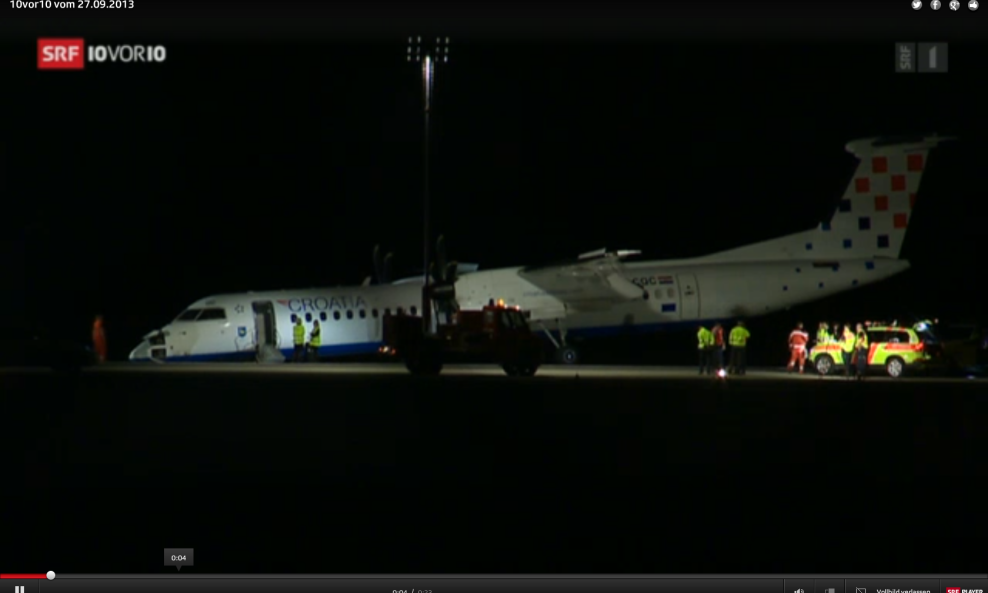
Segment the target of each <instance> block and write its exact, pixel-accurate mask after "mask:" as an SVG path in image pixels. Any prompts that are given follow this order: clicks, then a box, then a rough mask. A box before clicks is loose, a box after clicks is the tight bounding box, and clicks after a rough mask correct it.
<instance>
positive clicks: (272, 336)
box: [251, 301, 284, 362]
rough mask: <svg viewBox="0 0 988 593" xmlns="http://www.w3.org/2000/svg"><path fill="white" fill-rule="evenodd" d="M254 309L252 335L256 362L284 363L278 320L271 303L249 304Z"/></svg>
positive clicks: (258, 302) (257, 302)
mask: <svg viewBox="0 0 988 593" xmlns="http://www.w3.org/2000/svg"><path fill="white" fill-rule="evenodd" d="M251 306H252V307H253V309H254V335H255V336H256V340H257V343H256V345H255V347H256V348H257V360H258V362H275V359H277V361H282V362H283V361H284V357H283V356H282V355H281V348H280V347H279V344H280V342H281V340H280V336H279V335H278V318H277V316H276V315H275V312H274V303H272V302H271V301H256V302H254V303H251Z"/></svg>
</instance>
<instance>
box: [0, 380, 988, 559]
mask: <svg viewBox="0 0 988 593" xmlns="http://www.w3.org/2000/svg"><path fill="white" fill-rule="evenodd" d="M576 377H579V378H578V379H577V378H576ZM986 391H988V390H985V389H984V384H983V381H981V380H965V379H953V380H947V379H913V378H904V379H899V380H891V379H888V378H884V377H880V376H876V377H874V378H869V379H868V380H866V381H864V382H856V381H846V380H843V379H829V378H820V377H818V376H815V375H804V376H799V375H795V376H794V375H789V374H787V373H785V372H784V371H782V370H777V369H776V370H773V369H754V370H752V371H750V373H749V375H748V376H745V377H730V378H728V379H726V380H721V379H714V378H711V377H707V376H704V377H700V376H697V374H696V370H695V369H693V368H659V367H584V366H580V367H552V366H547V367H544V368H543V369H540V371H539V374H538V375H537V376H536V377H532V378H515V377H507V376H505V375H504V374H503V372H502V371H500V369H498V368H496V367H492V366H470V365H463V366H461V365H451V366H450V367H449V368H447V369H446V370H445V371H444V374H443V375H442V376H440V377H412V376H410V375H408V373H407V372H406V371H405V369H404V368H403V367H402V366H400V365H397V364H395V365H345V364H324V365H277V366H261V365H250V364H247V365H242V364H229V365H226V364H217V365H203V364H198V365H134V364H110V365H105V366H102V367H99V368H94V369H88V370H86V371H85V372H83V373H82V374H80V375H76V376H71V375H60V374H55V373H52V372H48V371H39V372H21V371H11V370H7V371H5V372H3V373H0V409H2V411H3V412H2V413H3V418H2V420H3V422H2V425H0V430H2V431H3V436H4V440H3V448H2V449H0V456H2V467H3V468H4V470H3V471H4V485H3V487H2V488H0V491H2V494H0V496H3V497H4V504H3V505H0V512H5V511H8V510H14V512H13V513H6V514H5V515H4V533H5V534H14V535H12V536H8V537H6V538H5V539H4V544H3V545H4V548H3V550H2V552H3V553H2V555H0V556H2V557H3V558H4V559H5V561H9V562H10V563H11V565H12V566H13V565H17V566H18V567H25V570H38V571H47V570H55V571H56V572H58V571H62V572H157V571H161V570H163V567H162V566H161V549H162V548H164V547H183V546H189V547H194V548H195V549H196V567H195V569H196V570H198V571H201V572H221V573H224V572H225V573H242V572H310V573H311V572H348V573H354V572H406V573H408V572H411V573H423V572H426V573H427V572H518V573H521V572H543V573H544V572H566V573H586V572H598V573H608V572H634V573H648V572H677V573H685V572H711V571H713V572H775V571H779V572H790V573H792V572H806V573H809V572H818V573H819V572H827V573H863V572H874V571H875V570H882V571H889V572H910V573H917V572H931V573H932V572H977V571H978V570H983V561H984V555H983V549H984V548H983V543H982V542H983V533H984V530H985V528H986V527H988V525H986V522H985V513H984V512H983V504H984V502H983V501H984V495H985V487H986V486H985V484H988V464H986V463H985V461H984V460H985V459H986V457H985V453H986V452H988V451H986V447H985V443H986V440H988V439H986V438H985V436H984V430H983V427H984V426H985V417H986V412H988V393H986ZM10 541H16V544H17V545H16V546H13V545H10V544H9V542H10ZM18 570H21V568H18ZM183 572H184V571H183Z"/></svg>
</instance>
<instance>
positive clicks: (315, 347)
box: [309, 319, 322, 362]
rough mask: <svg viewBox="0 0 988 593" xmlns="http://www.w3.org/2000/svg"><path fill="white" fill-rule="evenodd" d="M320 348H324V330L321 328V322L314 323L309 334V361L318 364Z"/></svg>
mask: <svg viewBox="0 0 988 593" xmlns="http://www.w3.org/2000/svg"><path fill="white" fill-rule="evenodd" d="M319 346H322V330H321V329H320V328H319V320H318V319H315V320H313V322H312V331H311V332H309V360H311V361H312V362H316V361H317V360H319Z"/></svg>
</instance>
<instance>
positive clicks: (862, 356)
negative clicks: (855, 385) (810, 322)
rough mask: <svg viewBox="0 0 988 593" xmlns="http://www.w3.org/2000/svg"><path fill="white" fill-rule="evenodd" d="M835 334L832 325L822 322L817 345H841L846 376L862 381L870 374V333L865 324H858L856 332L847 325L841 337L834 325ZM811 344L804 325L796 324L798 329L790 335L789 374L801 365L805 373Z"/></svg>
mask: <svg viewBox="0 0 988 593" xmlns="http://www.w3.org/2000/svg"><path fill="white" fill-rule="evenodd" d="M833 327H834V332H833V333H832V332H831V331H830V325H829V324H828V323H827V322H825V321H821V322H820V327H819V328H818V329H817V332H816V344H817V345H818V346H820V345H823V344H840V348H841V353H842V354H843V359H844V376H845V377H847V378H848V379H850V378H851V377H854V376H856V377H857V379H858V380H859V381H860V380H862V379H864V378H865V375H866V374H867V372H868V349H869V344H868V332H867V330H866V329H865V325H864V324H863V323H858V324H857V325H856V326H855V328H854V330H853V331H852V330H851V324H850V323H845V324H843V327H842V329H841V331H840V335H839V336H838V335H837V327H838V324H836V323H835V324H834V325H833ZM808 342H809V335H808V334H807V333H806V332H805V331H803V324H802V323H798V324H796V329H794V330H792V333H790V334H789V349H790V351H791V354H790V356H789V366H788V369H789V372H793V371H794V370H795V367H796V365H797V364H798V365H799V372H800V373H802V372H803V367H804V366H805V364H806V346H807V343H808ZM855 365H856V366H857V373H855Z"/></svg>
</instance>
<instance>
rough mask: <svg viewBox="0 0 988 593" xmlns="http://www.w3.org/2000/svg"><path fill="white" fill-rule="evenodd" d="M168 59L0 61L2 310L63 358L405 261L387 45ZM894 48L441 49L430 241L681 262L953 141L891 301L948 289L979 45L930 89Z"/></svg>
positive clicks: (403, 69)
mask: <svg viewBox="0 0 988 593" xmlns="http://www.w3.org/2000/svg"><path fill="white" fill-rule="evenodd" d="M166 43H167V45H168V51H169V55H168V62H167V63H166V64H164V65H160V64H159V65H143V66H137V65H109V64H107V65H102V66H100V67H93V68H90V69H87V70H86V71H84V72H39V71H37V70H36V69H35V57H34V52H35V47H34V46H33V45H30V44H18V45H8V46H6V47H3V49H2V53H0V59H2V62H0V63H2V65H3V68H4V72H5V74H6V77H5V81H4V88H5V89H7V92H5V93H3V98H2V99H0V101H3V103H4V105H3V107H4V113H5V114H7V115H6V116H5V117H4V120H5V121H4V125H3V133H2V134H0V144H2V146H3V152H2V156H3V157H4V162H3V167H4V173H5V179H4V184H3V187H2V191H3V195H4V201H3V217H2V222H0V224H2V227H3V235H2V237H3V249H4V254H5V257H4V259H3V260H2V261H3V263H4V265H5V266H10V269H11V272H10V273H8V274H7V278H9V279H10V285H11V287H12V290H6V291H5V292H6V293H7V294H6V295H5V297H6V298H7V299H8V300H10V301H11V303H12V304H13V305H14V306H15V307H25V308H26V311H27V313H28V314H29V315H31V316H33V317H35V318H38V319H41V320H44V321H51V320H57V321H58V322H59V323H61V324H63V327H70V328H71V331H73V332H75V331H77V332H78V335H79V336H80V337H81V338H82V339H85V338H86V335H87V332H86V329H87V327H88V320H89V318H90V316H91V314H92V313H94V312H96V311H97V310H99V311H102V312H103V313H104V314H105V315H106V316H107V317H108V324H109V328H110V331H111V332H113V333H111V336H113V337H116V339H115V340H112V338H111V340H112V341H113V342H114V343H113V350H114V351H116V352H115V353H116V354H117V355H118V356H121V355H124V354H125V353H126V351H127V350H128V349H129V348H130V347H132V346H133V344H134V343H135V342H136V339H137V338H139V336H140V335H141V334H143V333H145V332H146V331H148V330H150V329H152V328H153V327H157V326H160V325H161V324H163V323H165V322H167V321H168V320H170V319H171V318H172V317H173V316H174V315H175V314H176V313H178V312H179V311H180V310H181V309H182V308H183V307H184V306H185V305H187V304H188V303H189V302H191V301H193V300H195V299H197V298H200V297H202V296H205V295H207V294H211V293H218V292H230V291H244V290H249V289H255V290H263V289H271V288H274V289H277V288H291V287H309V286H320V285H333V284H350V283H358V282H360V281H361V280H362V279H363V277H364V276H366V275H368V274H369V273H370V270H371V262H370V254H371V249H372V247H373V245H374V244H375V243H382V244H383V245H384V246H385V248H388V249H391V250H393V251H395V258H396V263H397V265H398V267H399V268H402V269H403V270H404V271H407V272H411V271H413V270H414V269H415V268H417V267H419V266H420V265H421V252H422V248H421V243H422V240H421V170H422V168H421V162H422V155H421V111H420V109H421V108H420V92H421V89H420V83H419V74H418V72H417V70H416V69H415V68H414V67H413V66H411V65H409V64H407V63H405V62H404V61H402V59H403V53H404V49H405V47H404V45H403V43H402V40H399V41H398V43H396V44H395V45H393V46H389V45H382V44H365V45H346V46H344V45H330V44H323V45H317V44H307V45H295V46H290V45H284V44H269V43H261V42H256V43H252V44H237V45H227V46H226V47H225V49H220V48H217V47H211V46H209V45H205V44H202V43H179V42H166ZM892 49H893V48H892V47H891V44H890V43H885V42H882V43H876V44H873V45H867V44H864V45H863V44H860V43H851V42H848V43H846V44H837V43H832V44H816V45H805V46H795V45H781V44H764V45H761V46H754V45H745V44H740V43H732V44H729V45H728V44H724V45H712V44H700V43H691V44H683V45H651V46H649V45H641V44H637V43H635V44H631V43H628V44H620V43H609V44H604V43H599V44H595V45H566V44H559V43H557V44H555V45H554V46H553V47H552V48H551V49H547V48H545V47H542V46H540V45H538V44H529V45H514V46H511V45H503V46H494V45H470V44H464V45H458V46H454V53H453V61H452V63H451V64H450V65H449V67H448V68H446V69H445V70H441V71H440V72H439V83H438V88H437V93H438V95H437V103H436V109H437V115H436V118H435V123H436V126H435V128H434V129H435V152H434V154H435V160H434V202H433V203H434V205H435V210H434V225H435V226H434V228H435V229H436V230H437V231H438V232H443V233H445V235H446V236H447V241H448V244H449V250H450V255H451V256H452V257H455V258H458V259H460V260H461V261H476V262H479V263H481V264H482V266H483V267H488V268H489V267H497V266H503V265H514V264H527V263H536V262H544V261H548V260H555V259H559V258H565V257H569V256H573V255H576V254H577V253H580V252H583V251H588V250H592V249H596V248H598V247H604V246H607V247H609V248H637V249H642V250H644V251H645V253H646V254H647V255H649V256H653V257H667V256H668V257H674V256H690V255H699V254H701V253H703V252H708V251H713V250H717V249H721V248H726V247H730V246H733V245H735V244H739V243H743V242H748V241H754V240H759V239H763V238H768V237H769V236H772V235H776V234H783V233H786V232H793V231H796V230H800V229H801V228H804V227H808V226H811V225H813V224H814V223H815V222H817V221H818V220H819V219H820V217H822V216H824V215H825V214H826V213H827V212H828V211H829V210H830V209H831V207H832V205H833V204H834V203H835V201H836V199H837V198H838V196H839V194H840V193H841V192H842V191H843V189H844V186H845V185H846V182H847V181H848V178H849V175H850V172H851V171H852V167H853V159H852V158H851V157H850V156H849V155H847V154H846V153H845V152H844V151H843V146H844V144H845V143H846V142H847V141H848V140H850V139H852V138H855V137H862V136H869V135H880V134H903V133H926V132H939V133H941V134H956V135H959V136H961V137H962V139H963V142H962V143H957V144H955V145H954V146H952V147H948V148H943V149H941V150H940V151H939V152H938V153H937V156H936V157H935V161H934V166H933V167H931V170H930V173H929V174H928V175H927V176H926V177H925V178H924V186H923V190H922V193H921V200H920V203H919V204H920V205H919V206H918V210H917V219H916V223H915V225H913V227H914V228H913V227H911V229H910V238H909V240H908V243H907V247H906V248H907V250H908V251H909V255H910V258H911V259H912V260H913V261H914V266H915V268H914V270H913V271H912V272H910V278H911V280H910V282H912V286H917V285H918V286H919V287H920V288H919V290H917V291H915V293H914V292H913V291H909V294H910V295H911V296H910V297H904V298H911V297H914V296H916V295H918V294H920V293H923V294H927V295H928V294H929V293H931V292H936V293H938V294H939V293H941V292H948V293H950V294H951V295H952V298H956V297H957V295H958V294H959V293H965V287H966V286H968V285H969V284H971V283H972V282H970V280H971V278H970V276H964V275H963V274H964V273H969V272H970V270H971V267H970V266H971V265H973V262H976V261H978V259H977V255H978V253H977V251H976V250H978V249H980V250H981V251H984V247H983V245H984V242H983V239H976V238H975V237H976V236H977V234H976V233H978V232H980V231H981V230H982V229H983V221H984V220H985V218H984V213H985V209H984V204H985V203H986V197H988V196H986V189H985V181H984V176H983V174H979V173H980V172H982V171H983V170H984V169H983V167H984V165H983V164H984V162H985V156H986V155H985V149H984V142H983V141H984V137H985V132H986V129H985V128H986V121H988V120H986V117H985V113H984V109H985V105H988V100H986V99H988V88H986V87H985V84H984V76H983V71H984V69H983V64H984V63H985V59H986V58H988V45H982V46H970V45H963V44H960V43H956V44H951V47H950V50H951V53H950V68H951V72H950V73H949V74H947V75H921V74H916V75H896V74H895V73H894V72H893V52H892ZM979 245H980V246H979ZM18 260H22V261H23V264H24V266H23V267H18V266H17V262H18ZM944 262H946V265H945V264H944ZM21 278H23V281H19V279H21ZM936 279H940V284H939V285H932V286H931V282H934V281H935V280H936ZM979 282H983V280H982V279H981V278H978V277H975V278H973V284H975V285H976V284H978V283H979ZM900 294H902V293H901V292H900Z"/></svg>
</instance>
